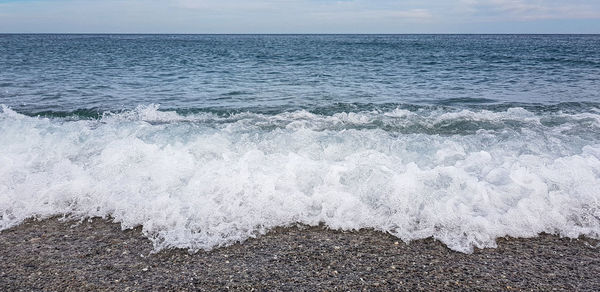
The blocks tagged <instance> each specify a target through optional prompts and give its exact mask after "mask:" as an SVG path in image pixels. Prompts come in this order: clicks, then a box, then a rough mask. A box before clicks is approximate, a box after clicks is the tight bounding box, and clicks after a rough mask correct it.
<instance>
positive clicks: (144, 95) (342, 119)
mask: <svg viewBox="0 0 600 292" xmlns="http://www.w3.org/2000/svg"><path fill="white" fill-rule="evenodd" d="M599 51H600V36H599V35H44V34H41V35H20V34H9V35H0V105H1V109H0V230H2V229H6V228H9V227H12V226H15V225H17V224H19V223H21V222H23V220H25V219H26V218H31V217H34V218H46V217H49V216H56V215H62V216H65V217H68V218H76V219H84V218H88V217H93V216H101V217H110V218H112V219H113V220H114V221H115V222H120V223H121V224H122V226H123V228H131V227H135V226H139V225H142V226H143V232H144V234H145V235H146V236H148V237H149V238H150V239H151V240H152V241H153V242H154V244H155V247H156V248H157V249H161V248H168V247H183V248H189V249H191V250H197V249H211V248H214V247H217V246H222V245H227V244H231V243H233V242H237V241H243V240H245V239H247V238H249V237H254V236H257V235H260V234H263V233H264V232H266V231H268V230H269V229H270V228H273V227H276V226H288V225H291V224H295V223H304V224H310V225H315V224H320V223H323V224H325V225H327V226H329V227H331V228H342V229H360V228H374V229H377V230H381V231H384V232H389V233H391V234H393V235H395V236H397V237H399V238H400V239H402V240H405V241H410V240H413V239H418V238H425V237H434V238H436V239H438V240H440V241H442V242H444V243H445V244H446V245H448V246H449V247H450V248H452V249H454V250H458V251H463V252H470V251H472V250H473V247H493V246H495V239H496V238H497V237H501V236H515V237H531V236H535V235H537V234H539V233H540V232H548V233H554V234H559V235H561V236H567V237H578V236H580V235H586V236H590V237H593V238H598V237H600V191H599V190H600V54H598V52H599Z"/></svg>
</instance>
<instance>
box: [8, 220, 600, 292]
mask: <svg viewBox="0 0 600 292" xmlns="http://www.w3.org/2000/svg"><path fill="white" fill-rule="evenodd" d="M497 242H498V247H497V248H488V249H476V250H475V251H474V252H473V253H472V254H465V253H459V252H455V251H452V250H450V249H448V248H447V247H446V246H444V245H443V244H441V243H440V242H438V241H436V240H434V239H431V238H429V239H425V240H418V241H413V242H410V243H409V244H406V243H404V242H402V241H398V239H397V238H395V237H393V236H390V235H387V234H385V233H382V232H378V231H374V230H359V231H337V230H330V229H327V228H325V227H319V226H317V227H307V226H303V225H299V226H292V227H285V228H283V227H281V228H275V229H273V230H271V231H270V232H268V233H267V234H266V235H264V236H259V237H257V238H253V239H249V240H247V241H245V242H244V243H243V244H234V245H231V246H227V247H220V248H216V249H213V250H211V251H199V252H195V253H190V252H189V251H188V250H183V249H166V250H162V251H160V252H158V253H154V252H153V247H152V244H151V242H150V241H149V240H148V239H147V238H146V237H144V236H143V235H142V233H141V228H136V229H130V230H124V231H122V230H121V227H120V225H119V224H116V223H112V222H110V221H109V220H105V219H100V218H96V219H92V220H88V221H83V222H73V221H65V220H61V219H58V218H51V219H47V220H41V221H36V220H29V221H27V222H25V223H24V224H21V225H19V226H17V227H14V228H11V229H8V230H4V231H2V232H0V262H1V263H2V269H0V287H2V290H4V291H34V290H40V291H67V290H115V291H116V290H118V291H141V290H204V291H214V290H222V291H224V290H244V291H251V290H259V291H290V290H294V291H316V290H327V291H347V290H368V291H378V290H380V291H386V290H388V291H389V290H464V289H468V290H472V289H473V290H496V291H499V290H504V291H513V290H514V291H525V290H527V291H529V290H544V291H549V290H570V291H573V290H578V291H593V290H598V289H600V279H599V278H598V277H597V275H598V274H600V257H599V256H598V249H597V246H598V242H597V241H595V240H592V239H587V238H580V239H577V240H574V239H568V238H560V237H557V236H553V235H548V234H542V235H540V236H538V237H535V238H529V239H528V238H518V239H515V238H501V239H498V240H497Z"/></svg>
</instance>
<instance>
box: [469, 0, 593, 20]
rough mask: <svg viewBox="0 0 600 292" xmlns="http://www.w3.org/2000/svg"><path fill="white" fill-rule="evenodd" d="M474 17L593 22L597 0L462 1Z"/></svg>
mask: <svg viewBox="0 0 600 292" xmlns="http://www.w3.org/2000/svg"><path fill="white" fill-rule="evenodd" d="M461 2H462V3H463V4H465V5H467V6H468V7H469V8H470V12H471V13H472V15H473V16H475V17H479V18H488V21H497V20H519V21H530V20H546V19H596V18H600V5H599V3H598V1H586V0H580V1H556V0H545V1H544V0H462V1H461Z"/></svg>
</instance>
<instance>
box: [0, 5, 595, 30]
mask: <svg viewBox="0 0 600 292" xmlns="http://www.w3.org/2000/svg"><path fill="white" fill-rule="evenodd" d="M0 32H121V33H126V32H139V33H600V0H430V1H427V0H422V1H417V0H337V1H334V0H0Z"/></svg>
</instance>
